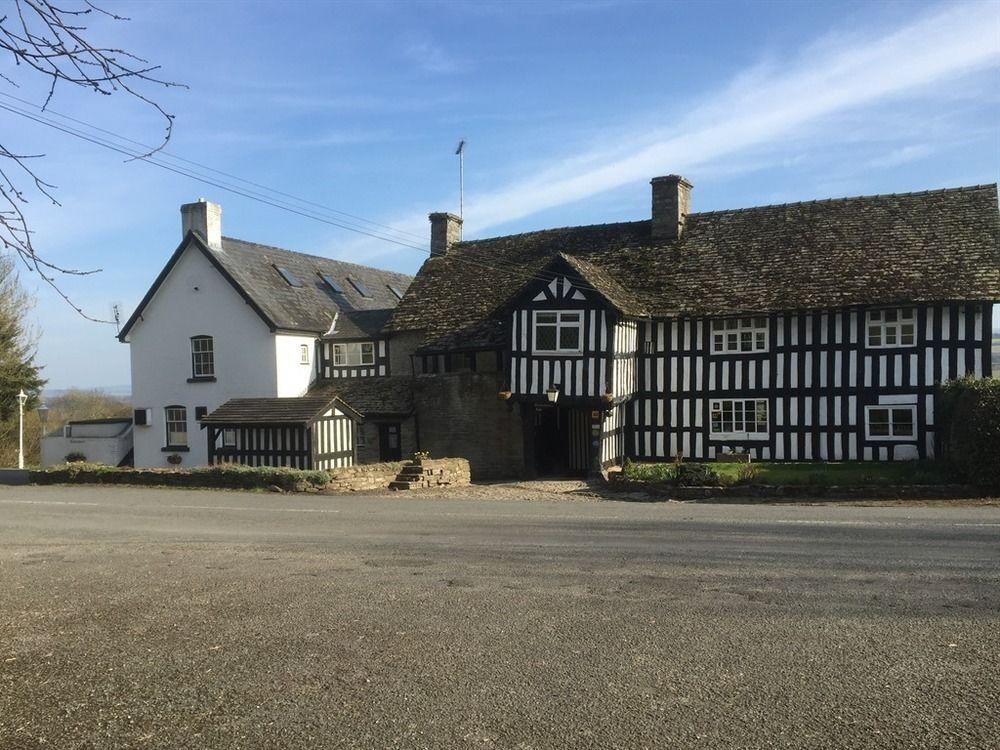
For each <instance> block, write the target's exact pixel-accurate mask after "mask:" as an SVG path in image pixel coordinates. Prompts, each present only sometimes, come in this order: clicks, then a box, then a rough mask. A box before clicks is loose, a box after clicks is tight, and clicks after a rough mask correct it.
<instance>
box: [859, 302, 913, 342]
mask: <svg viewBox="0 0 1000 750" xmlns="http://www.w3.org/2000/svg"><path fill="white" fill-rule="evenodd" d="M867 317H868V346H869V347H872V348H886V347H894V346H913V345H914V344H916V342H917V335H916V331H917V315H916V311H915V310H914V309H913V308H912V307H894V308H889V309H886V310H869V311H868V316H867Z"/></svg>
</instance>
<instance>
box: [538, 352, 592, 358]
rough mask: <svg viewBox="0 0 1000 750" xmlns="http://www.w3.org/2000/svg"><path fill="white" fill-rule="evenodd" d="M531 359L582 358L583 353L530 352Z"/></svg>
mask: <svg viewBox="0 0 1000 750" xmlns="http://www.w3.org/2000/svg"><path fill="white" fill-rule="evenodd" d="M531 355H532V356H533V357H582V356H583V352H540V351H532V352H531Z"/></svg>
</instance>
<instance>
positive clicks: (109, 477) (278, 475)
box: [31, 463, 330, 492]
mask: <svg viewBox="0 0 1000 750" xmlns="http://www.w3.org/2000/svg"><path fill="white" fill-rule="evenodd" d="M31 481H32V482H34V483H35V484H138V485H147V486H149V485H160V486H168V487H220V488H226V489H238V490H252V489H272V488H278V489H280V490H283V491H286V492H303V491H307V490H310V489H320V488H322V487H325V486H326V485H327V484H329V483H330V474H329V473H327V472H325V471H311V470H309V471H307V470H302V469H285V468H277V467H272V466H240V465H237V464H225V465H222V466H207V467H204V468H195V469H129V468H118V467H115V466H107V465H105V464H87V463H73V464H66V465H64V466H55V467H51V468H48V469H42V470H41V471H32V472H31Z"/></svg>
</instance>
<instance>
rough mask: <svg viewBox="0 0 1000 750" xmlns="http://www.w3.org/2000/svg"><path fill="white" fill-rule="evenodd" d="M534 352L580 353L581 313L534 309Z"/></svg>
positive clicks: (581, 336) (581, 349)
mask: <svg viewBox="0 0 1000 750" xmlns="http://www.w3.org/2000/svg"><path fill="white" fill-rule="evenodd" d="M534 351H535V353H536V354H582V353H583V313H582V312H580V311H579V310H573V311H554V312H549V311H547V310H546V311H542V310H536V311H535V350H534Z"/></svg>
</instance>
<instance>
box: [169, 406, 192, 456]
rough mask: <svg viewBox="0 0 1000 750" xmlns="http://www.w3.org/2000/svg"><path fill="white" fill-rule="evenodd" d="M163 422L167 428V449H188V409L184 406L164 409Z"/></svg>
mask: <svg viewBox="0 0 1000 750" xmlns="http://www.w3.org/2000/svg"><path fill="white" fill-rule="evenodd" d="M163 420H164V422H165V424H166V428H167V447H168V448H187V444H188V423H187V408H186V407H184V406H167V407H164V409H163Z"/></svg>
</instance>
